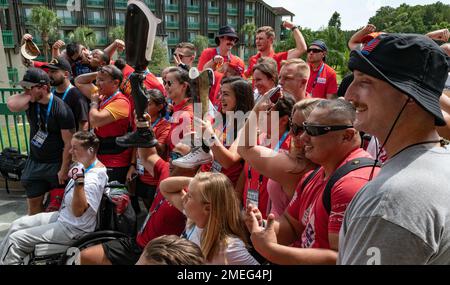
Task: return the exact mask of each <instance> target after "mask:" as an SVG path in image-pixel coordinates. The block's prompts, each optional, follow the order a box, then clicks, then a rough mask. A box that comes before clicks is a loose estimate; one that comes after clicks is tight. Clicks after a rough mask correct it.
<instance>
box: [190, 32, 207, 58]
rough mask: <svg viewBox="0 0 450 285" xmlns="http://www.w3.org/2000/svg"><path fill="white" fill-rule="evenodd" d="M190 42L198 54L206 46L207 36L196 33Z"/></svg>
mask: <svg viewBox="0 0 450 285" xmlns="http://www.w3.org/2000/svg"><path fill="white" fill-rule="evenodd" d="M192 44H193V45H194V46H195V47H196V48H197V54H198V55H200V54H201V53H202V51H203V50H204V49H206V48H207V47H208V38H207V37H205V36H202V35H196V36H195V38H194V39H193V40H192Z"/></svg>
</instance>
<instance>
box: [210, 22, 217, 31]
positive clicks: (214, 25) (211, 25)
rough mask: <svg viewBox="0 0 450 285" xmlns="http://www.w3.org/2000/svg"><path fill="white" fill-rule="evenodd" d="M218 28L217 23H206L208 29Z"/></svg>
mask: <svg viewBox="0 0 450 285" xmlns="http://www.w3.org/2000/svg"><path fill="white" fill-rule="evenodd" d="M218 28H219V24H218V23H208V29H211V30H217V29H218Z"/></svg>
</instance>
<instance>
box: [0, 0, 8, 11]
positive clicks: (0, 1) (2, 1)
mask: <svg viewBox="0 0 450 285" xmlns="http://www.w3.org/2000/svg"><path fill="white" fill-rule="evenodd" d="M8 7H9V4H8V0H0V9H2V8H4V9H6V8H8Z"/></svg>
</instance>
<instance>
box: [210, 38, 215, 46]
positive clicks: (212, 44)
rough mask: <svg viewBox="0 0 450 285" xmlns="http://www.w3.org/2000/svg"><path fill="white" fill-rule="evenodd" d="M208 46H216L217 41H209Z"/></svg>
mask: <svg viewBox="0 0 450 285" xmlns="http://www.w3.org/2000/svg"><path fill="white" fill-rule="evenodd" d="M208 44H209V45H210V46H215V45H216V40H215V39H208Z"/></svg>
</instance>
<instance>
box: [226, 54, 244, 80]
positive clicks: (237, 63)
mask: <svg viewBox="0 0 450 285" xmlns="http://www.w3.org/2000/svg"><path fill="white" fill-rule="evenodd" d="M228 67H229V68H233V69H234V70H235V71H236V72H237V73H238V74H239V75H240V76H241V77H243V76H244V70H245V64H244V62H243V61H242V59H240V58H239V57H237V56H233V57H232V59H231V61H230V62H229V63H228Z"/></svg>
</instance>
